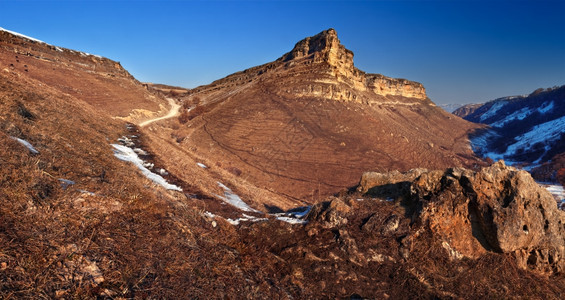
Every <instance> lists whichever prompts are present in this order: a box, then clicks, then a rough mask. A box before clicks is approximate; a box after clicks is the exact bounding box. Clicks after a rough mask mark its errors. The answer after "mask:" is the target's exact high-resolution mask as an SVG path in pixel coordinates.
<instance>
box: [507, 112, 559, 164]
mask: <svg viewBox="0 0 565 300" xmlns="http://www.w3.org/2000/svg"><path fill="white" fill-rule="evenodd" d="M563 132H565V116H563V117H561V118H558V119H555V120H552V121H549V122H545V123H542V124H539V125H536V126H534V127H533V128H532V129H531V130H530V131H528V132H526V133H524V134H522V135H520V136H517V137H515V138H514V139H515V140H516V142H515V143H514V144H511V145H510V146H508V148H507V150H506V153H505V155H512V154H515V153H516V151H518V149H524V150H529V149H531V148H532V147H533V146H534V145H535V144H537V143H544V144H547V143H551V142H553V141H555V140H557V139H559V137H560V136H561V133H563Z"/></svg>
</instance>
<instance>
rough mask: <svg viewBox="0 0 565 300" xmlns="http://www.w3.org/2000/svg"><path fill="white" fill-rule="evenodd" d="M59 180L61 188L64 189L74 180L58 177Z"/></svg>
mask: <svg viewBox="0 0 565 300" xmlns="http://www.w3.org/2000/svg"><path fill="white" fill-rule="evenodd" d="M59 181H60V182H61V187H62V188H63V190H66V189H67V188H68V187H69V186H71V185H73V184H75V182H74V181H72V180H68V179H63V178H59Z"/></svg>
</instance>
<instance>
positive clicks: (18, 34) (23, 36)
mask: <svg viewBox="0 0 565 300" xmlns="http://www.w3.org/2000/svg"><path fill="white" fill-rule="evenodd" d="M0 30H2V31H5V32H8V33H11V34H13V35H17V36H19V37H22V38H24V39H27V40H30V41H34V42H38V43H43V44H47V43H45V42H44V41H40V40H38V39H34V38H32V37H29V36H27V35H23V34H21V33H17V32H15V31H11V30H8V29H4V28H2V27H0Z"/></svg>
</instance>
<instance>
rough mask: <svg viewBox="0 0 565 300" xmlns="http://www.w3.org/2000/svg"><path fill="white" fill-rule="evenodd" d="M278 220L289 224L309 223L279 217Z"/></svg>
mask: <svg viewBox="0 0 565 300" xmlns="http://www.w3.org/2000/svg"><path fill="white" fill-rule="evenodd" d="M277 220H279V221H283V222H287V223H289V224H306V223H308V221H306V220H302V219H296V218H291V217H277Z"/></svg>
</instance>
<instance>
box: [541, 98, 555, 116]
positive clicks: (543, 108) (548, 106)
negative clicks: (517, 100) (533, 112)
mask: <svg viewBox="0 0 565 300" xmlns="http://www.w3.org/2000/svg"><path fill="white" fill-rule="evenodd" d="M552 109H553V101H550V102H549V103H548V102H545V103H544V104H543V105H542V106H540V108H538V111H539V112H540V113H542V114H545V113H547V112H548V111H550V110H552Z"/></svg>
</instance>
